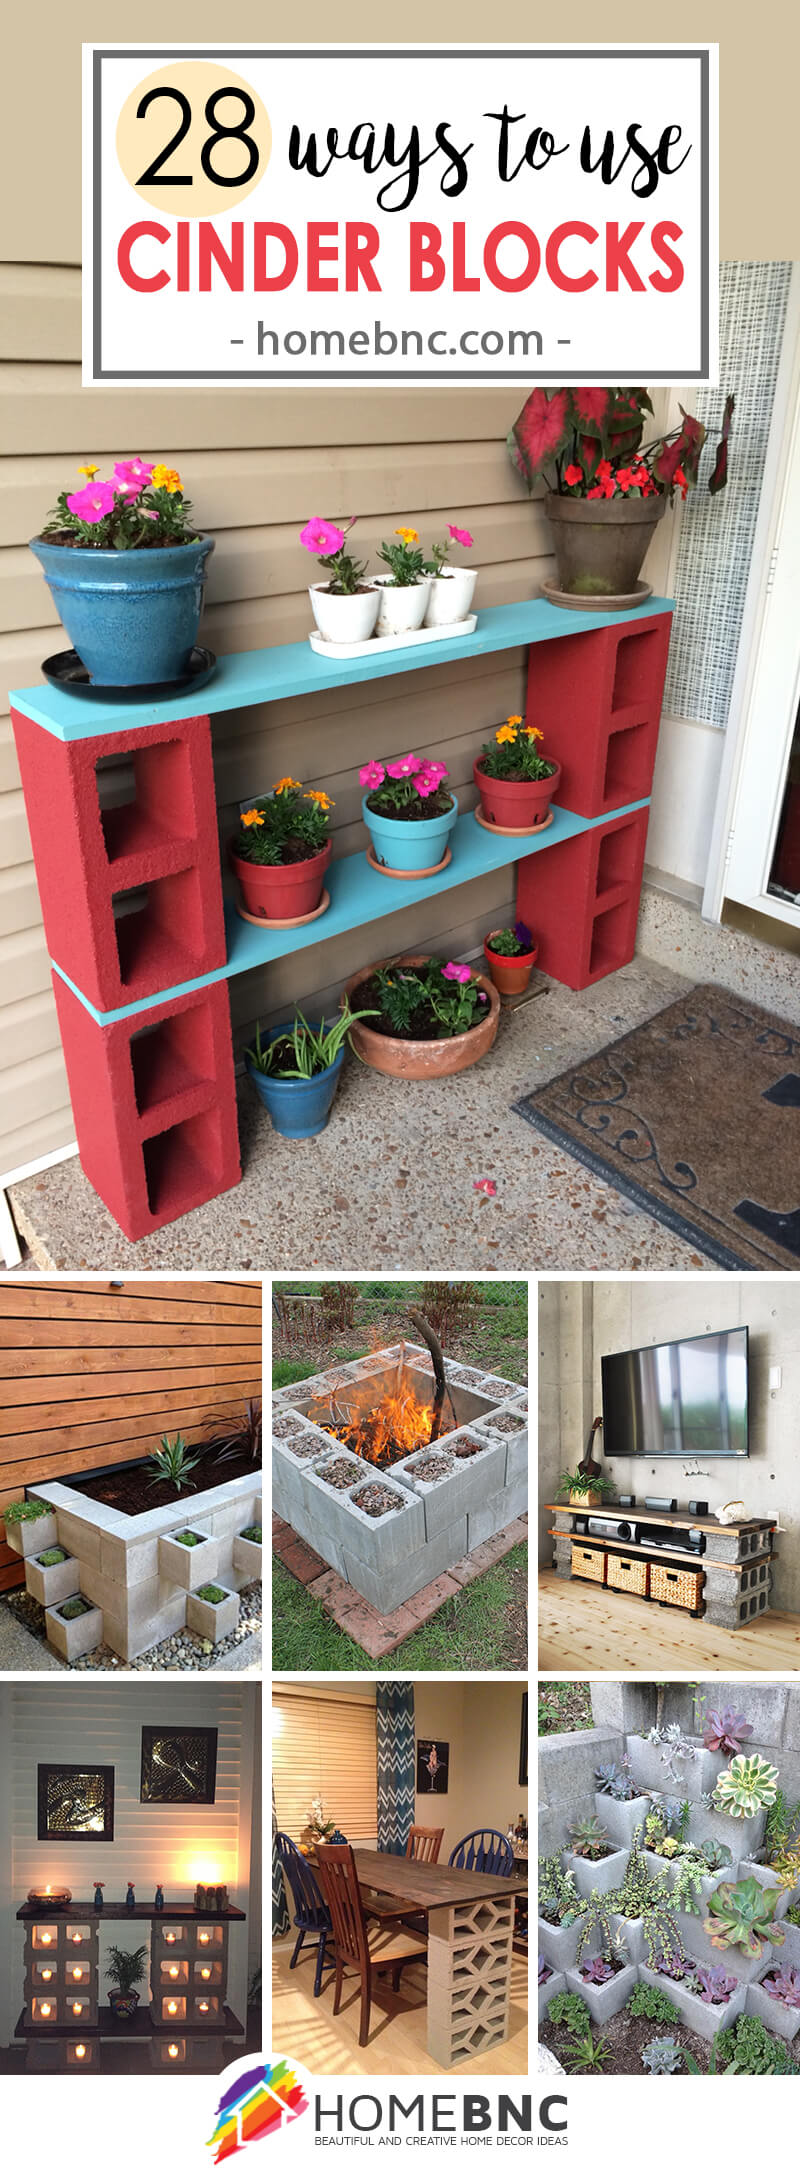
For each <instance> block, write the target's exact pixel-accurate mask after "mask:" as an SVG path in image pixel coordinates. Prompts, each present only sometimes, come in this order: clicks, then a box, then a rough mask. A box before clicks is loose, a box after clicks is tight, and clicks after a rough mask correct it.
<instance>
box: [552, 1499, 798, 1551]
mask: <svg viewBox="0 0 800 2176" xmlns="http://www.w3.org/2000/svg"><path fill="white" fill-rule="evenodd" d="M542 1508H543V1510H545V1511H554V1512H558V1513H559V1514H561V1513H565V1514H568V1515H569V1517H570V1518H575V1516H576V1515H577V1516H578V1517H579V1518H587V1519H625V1520H627V1522H628V1525H631V1524H636V1525H641V1526H682V1527H687V1526H691V1527H693V1528H694V1529H695V1530H696V1531H697V1532H698V1533H700V1534H751V1533H757V1532H758V1530H759V1528H761V1529H763V1531H764V1532H765V1533H766V1531H767V1528H769V1530H770V1532H771V1533H774V1532H775V1530H776V1527H777V1524H778V1521H777V1519H730V1520H728V1519H725V1520H721V1519H716V1518H714V1517H713V1516H712V1517H708V1518H703V1519H699V1518H698V1519H696V1518H695V1515H694V1512H693V1511H647V1510H646V1509H645V1506H644V1504H602V1505H601V1504H593V1505H592V1506H591V1507H590V1506H588V1505H587V1506H586V1507H585V1509H583V1510H582V1509H581V1505H580V1504H544V1505H543V1507H542ZM578 1538H579V1540H580V1541H604V1542H606V1543H609V1542H610V1543H611V1545H612V1547H618V1548H621V1549H627V1548H629V1547H630V1546H631V1544H630V1543H629V1542H627V1541H620V1542H615V1538H614V1535H613V1534H581V1535H579V1537H578Z"/></svg>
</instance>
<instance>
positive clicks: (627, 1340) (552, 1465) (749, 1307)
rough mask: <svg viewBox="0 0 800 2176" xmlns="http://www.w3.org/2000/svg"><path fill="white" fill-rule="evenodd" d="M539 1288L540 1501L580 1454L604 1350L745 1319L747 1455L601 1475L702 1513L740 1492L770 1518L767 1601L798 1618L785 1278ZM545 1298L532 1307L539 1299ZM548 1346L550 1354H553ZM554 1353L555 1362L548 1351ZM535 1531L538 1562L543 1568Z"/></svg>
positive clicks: (791, 1352) (798, 1318)
mask: <svg viewBox="0 0 800 2176" xmlns="http://www.w3.org/2000/svg"><path fill="white" fill-rule="evenodd" d="M555 1292H556V1293H557V1296H554V1288H553V1287H551V1288H550V1289H548V1288H547V1287H546V1286H540V1348H542V1347H546V1357H545V1358H544V1359H543V1357H542V1351H541V1350H540V1360H539V1373H540V1386H541V1385H542V1383H543V1381H544V1383H545V1388H544V1392H543V1393H542V1391H541V1388H540V1395H544V1401H545V1402H544V1406H543V1408H542V1413H541V1417H540V1431H539V1489H540V1500H542V1499H547V1498H552V1494H553V1490H554V1487H555V1484H556V1482H557V1479H558V1474H559V1472H560V1471H561V1468H562V1466H563V1465H565V1464H567V1463H569V1464H574V1463H575V1461H576V1459H578V1458H580V1457H581V1455H582V1452H583V1447H584V1442H585V1436H586V1432H587V1426H588V1421H587V1415H588V1420H590V1419H591V1415H592V1412H599V1411H600V1409H601V1397H600V1361H601V1357H602V1355H603V1353H611V1352H624V1351H626V1350H628V1349H629V1348H630V1347H632V1346H635V1345H650V1344H657V1343H658V1342H659V1341H660V1340H662V1339H670V1338H678V1337H686V1336H696V1335H700V1334H701V1333H702V1332H703V1331H704V1330H719V1329H725V1328H732V1327H733V1326H734V1325H736V1324H739V1323H746V1324H747V1325H748V1327H749V1330H750V1458H749V1460H738V1459H730V1458H726V1459H722V1458H719V1459H714V1458H708V1459H706V1458H704V1459H703V1460H702V1461H700V1460H698V1461H687V1462H686V1463H684V1461H682V1460H681V1459H675V1458H660V1459H656V1458H654V1459H645V1458H615V1459H614V1460H613V1465H612V1466H610V1468H609V1471H610V1472H612V1473H613V1478H614V1481H615V1483H616V1486H617V1489H618V1490H620V1491H622V1492H623V1493H627V1492H632V1493H633V1494H635V1495H637V1496H640V1497H642V1496H644V1495H645V1493H650V1494H652V1495H674V1496H677V1498H678V1502H679V1503H686V1502H688V1499H689V1497H690V1496H699V1497H703V1498H705V1499H706V1500H707V1502H708V1504H709V1505H710V1508H711V1510H712V1511H714V1510H716V1509H717V1507H718V1506H719V1505H720V1504H723V1503H725V1502H726V1501H727V1500H728V1498H730V1497H732V1496H741V1498H742V1500H743V1502H744V1503H745V1505H746V1507H747V1511H748V1513H749V1514H751V1515H752V1516H753V1517H755V1518H758V1517H760V1516H769V1517H776V1516H777V1515H778V1514H779V1513H780V1517H781V1522H782V1524H783V1525H784V1526H785V1528H786V1532H785V1533H783V1534H781V1535H779V1537H778V1542H777V1548H778V1560H777V1563H776V1566H775V1585H774V1588H773V1596H772V1599H773V1604H774V1606H775V1608H777V1609H785V1610H790V1611H794V1612H800V1543H799V1542H798V1531H797V1522H798V1518H800V1462H798V1458H797V1436H798V1418H797V1416H798V1411H800V1293H798V1290H797V1281H796V1280H795V1279H793V1278H784V1279H781V1278H777V1277H776V1278H772V1277H750V1278H747V1277H745V1278H739V1277H735V1276H728V1277H702V1278H698V1279H693V1278H689V1277H680V1278H671V1277H667V1278H641V1279H637V1280H628V1279H621V1280H620V1281H619V1282H611V1281H609V1282H605V1281H604V1280H602V1279H598V1280H597V1281H596V1282H595V1283H594V1284H593V1285H592V1284H588V1283H585V1284H581V1283H575V1284H569V1285H567V1284H560V1285H558V1286H557V1288H555ZM543 1298H544V1308H543V1311H542V1308H541V1301H542V1299H543ZM554 1340H555V1348H554ZM554 1349H555V1353H556V1361H555V1362H554V1358H553V1352H554ZM775 1366H779V1367H780V1368H781V1370H782V1382H781V1386H780V1389H777V1388H776V1389H772V1390H771V1389H770V1387H769V1372H770V1369H771V1368H772V1367H775ZM548 1523H552V1522H548V1521H547V1520H546V1519H545V1520H543V1521H542V1526H543V1529H544V1530H545V1531H543V1536H542V1542H541V1548H542V1554H541V1558H540V1561H541V1562H542V1563H543V1564H548V1565H549V1563H550V1557H551V1546H552V1545H551V1544H550V1542H549V1540H548V1537H547V1534H546V1527H547V1525H548Z"/></svg>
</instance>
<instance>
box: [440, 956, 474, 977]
mask: <svg viewBox="0 0 800 2176" xmlns="http://www.w3.org/2000/svg"><path fill="white" fill-rule="evenodd" d="M442 974H443V976H444V979H445V982H471V981H472V968H471V967H464V966H462V964H461V961H460V960H448V962H447V966H446V967H443V968H442Z"/></svg>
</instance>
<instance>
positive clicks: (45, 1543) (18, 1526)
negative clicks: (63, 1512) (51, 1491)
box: [0, 1496, 58, 1557]
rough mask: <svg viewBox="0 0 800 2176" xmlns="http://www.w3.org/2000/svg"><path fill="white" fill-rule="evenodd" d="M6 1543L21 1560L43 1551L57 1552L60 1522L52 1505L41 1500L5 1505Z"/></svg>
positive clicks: (22, 1499)
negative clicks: (55, 1550)
mask: <svg viewBox="0 0 800 2176" xmlns="http://www.w3.org/2000/svg"><path fill="white" fill-rule="evenodd" d="M0 1515H1V1516H2V1518H3V1519H4V1520H5V1529H6V1541H7V1543H8V1546H9V1549H13V1550H14V1551H15V1553H16V1555H17V1556H23V1557H27V1556H39V1555H40V1554H41V1551H42V1549H53V1548H55V1546H56V1543H57V1541H58V1520H57V1518H56V1514H55V1512H54V1510H53V1507H52V1504H43V1503H40V1501H39V1498H38V1496H27V1497H25V1496H23V1497H20V1499H19V1501H18V1502H17V1503H13V1504H4V1506H3V1510H2V1514H0Z"/></svg>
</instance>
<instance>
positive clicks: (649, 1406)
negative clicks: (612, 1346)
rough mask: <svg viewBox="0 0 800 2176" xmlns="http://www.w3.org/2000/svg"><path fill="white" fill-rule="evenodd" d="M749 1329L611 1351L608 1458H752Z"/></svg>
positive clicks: (606, 1371)
mask: <svg viewBox="0 0 800 2176" xmlns="http://www.w3.org/2000/svg"><path fill="white" fill-rule="evenodd" d="M747 1374H748V1337H747V1330H746V1329H738V1330H711V1331H709V1332H708V1333H706V1334H705V1335H704V1336H702V1337H682V1338H678V1339H677V1340H676V1341H675V1342H674V1343H673V1344H670V1345H642V1346H640V1347H639V1348H638V1350H637V1351H635V1352H613V1353H605V1354H604V1355H603V1360H602V1378H603V1449H604V1451H605V1455H606V1458H687V1457H693V1458H747V1457H748V1456H749V1450H750V1443H749V1433H748V1409H747Z"/></svg>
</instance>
